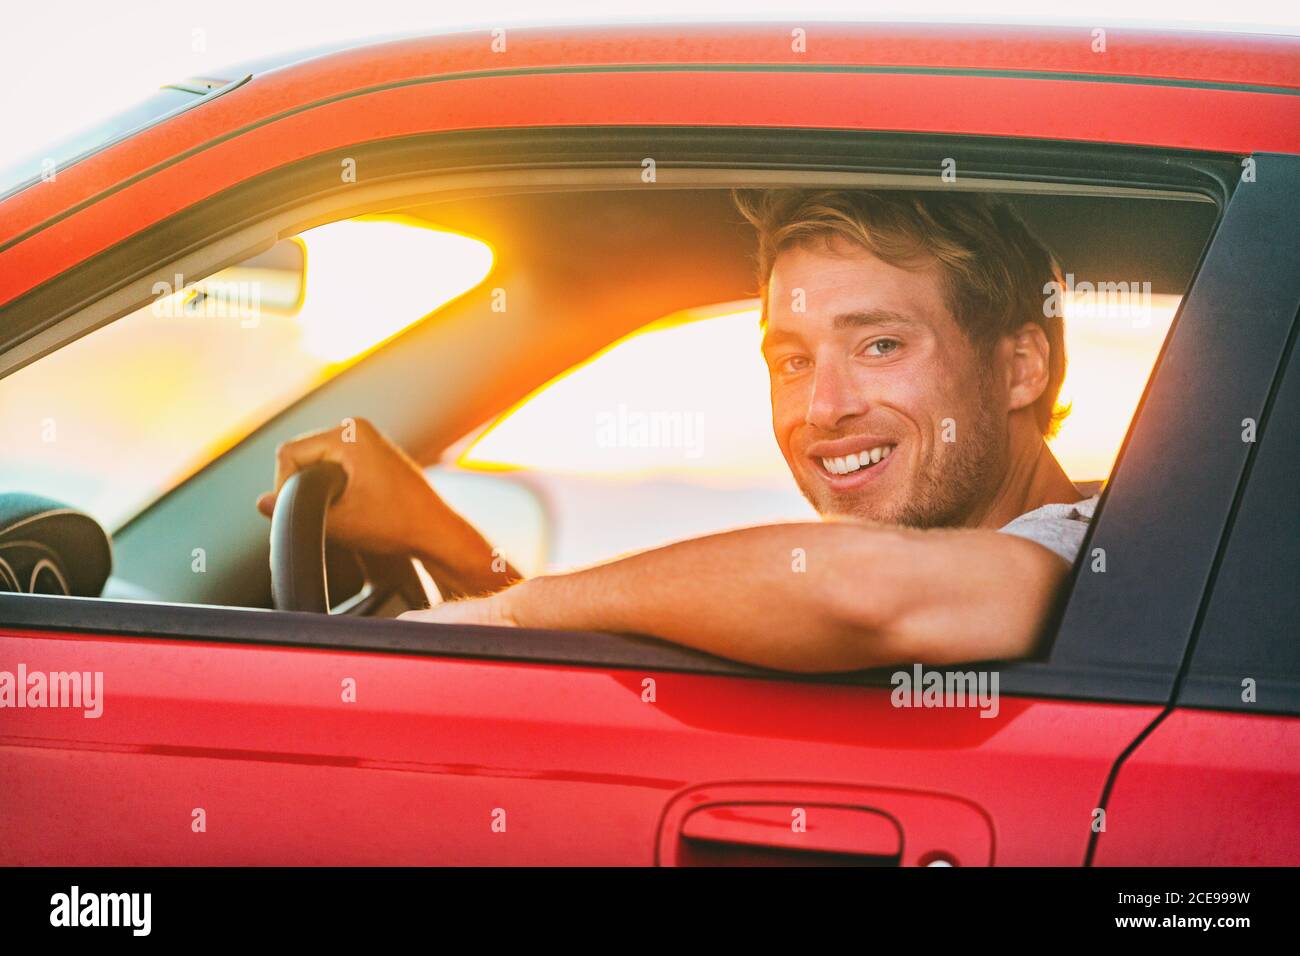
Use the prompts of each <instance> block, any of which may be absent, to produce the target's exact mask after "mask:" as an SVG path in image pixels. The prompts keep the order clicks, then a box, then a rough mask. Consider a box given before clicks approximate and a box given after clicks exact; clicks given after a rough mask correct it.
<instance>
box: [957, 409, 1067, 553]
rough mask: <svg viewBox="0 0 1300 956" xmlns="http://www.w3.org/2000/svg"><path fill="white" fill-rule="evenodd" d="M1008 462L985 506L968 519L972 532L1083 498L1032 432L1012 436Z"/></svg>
mask: <svg viewBox="0 0 1300 956" xmlns="http://www.w3.org/2000/svg"><path fill="white" fill-rule="evenodd" d="M1012 448H1013V449H1015V450H1014V451H1013V452H1012V455H1011V461H1010V463H1009V465H1008V467H1007V469H1006V471H1005V472H1004V473H1003V476H1002V481H1001V483H1000V484H999V485H998V487H997V490H996V491H995V493H994V495H993V497H992V498H991V499H990V500H989V501H988V504H987V505H986V506H985V507H984V508H982V509H979V510H977V511H975V512H973V513H972V514H971V516H970V519H969V520H968V521H967V526H968V527H972V528H993V529H997V528H1001V527H1002V526H1003V525H1005V524H1006V523H1007V522H1009V521H1012V520H1013V519H1015V518H1018V517H1020V515H1022V514H1024V513H1025V512H1027V511H1033V510H1034V509H1035V508H1041V507H1042V506H1043V505H1050V504H1074V503H1075V502H1076V501H1081V500H1082V499H1083V496H1082V495H1080V494H1079V490H1078V489H1077V488H1075V487H1074V483H1073V482H1072V481H1070V479H1069V476H1067V475H1066V473H1065V470H1064V469H1063V468H1062V467H1061V464H1060V462H1058V461H1057V460H1056V456H1055V455H1053V454H1052V450H1051V449H1050V448H1048V447H1047V443H1046V442H1045V441H1043V438H1042V436H1041V435H1040V434H1039V433H1038V432H1037V430H1036V429H1035V430H1034V431H1033V432H1032V434H1029V435H1025V436H1024V437H1023V438H1018V437H1016V436H1013V440H1012Z"/></svg>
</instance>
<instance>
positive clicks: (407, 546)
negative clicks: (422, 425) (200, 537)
mask: <svg viewBox="0 0 1300 956" xmlns="http://www.w3.org/2000/svg"><path fill="white" fill-rule="evenodd" d="M324 461H328V462H334V463H336V464H338V465H339V466H341V467H342V468H343V471H344V473H345V475H346V476H347V484H346V486H345V487H344V490H343V493H342V494H341V495H339V497H338V498H337V499H336V500H335V501H334V503H333V505H331V507H330V509H329V512H328V515H327V524H328V533H329V537H330V539H331V540H332V541H335V542H337V543H339V544H343V545H347V546H349V547H351V548H353V549H355V550H357V551H361V552H368V553H370V554H377V555H412V556H414V557H416V558H418V559H419V560H420V561H422V562H423V563H424V565H425V567H426V568H427V569H428V571H429V573H430V574H431V575H432V576H433V579H434V581H435V582H437V584H438V589H439V590H440V591H441V592H442V594H443V596H444V597H447V598H453V597H462V596H466V595H471V596H472V595H479V594H486V593H490V592H492V591H496V590H499V589H500V588H503V587H505V586H507V585H509V584H512V583H513V582H515V581H517V580H519V577H520V575H519V574H518V572H517V571H515V569H514V568H512V567H510V566H509V564H508V563H506V562H504V561H502V559H501V557H500V555H499V554H497V553H495V552H493V550H492V546H491V545H490V544H488V542H487V541H486V540H484V538H483V536H482V535H480V534H479V533H478V531H476V530H475V529H474V528H473V526H471V525H470V524H469V523H468V522H466V521H465V520H464V519H463V518H462V517H461V516H460V515H458V514H457V513H456V512H455V511H453V510H452V509H451V508H450V507H449V506H448V505H447V503H446V502H444V501H443V500H442V499H441V498H440V497H439V496H438V493H437V492H436V491H434V490H433V488H432V486H430V484H429V482H428V481H427V480H426V479H425V477H424V475H423V473H422V472H421V471H420V467H419V466H418V465H417V464H416V463H415V462H414V461H412V460H411V459H410V457H409V456H407V455H406V453H405V452H403V451H402V450H401V449H400V448H398V447H397V446H396V445H395V444H393V443H392V442H391V441H389V440H388V439H387V438H386V437H385V436H384V435H383V434H382V433H381V432H380V431H379V429H377V428H375V426H374V425H372V424H371V423H370V422H369V421H367V420H366V419H364V418H356V419H345V420H344V422H343V424H342V425H340V426H338V427H336V428H329V429H325V430H322V431H318V432H311V433H309V434H306V435H302V436H300V437H298V438H295V439H293V440H292V441H288V442H285V443H284V444H282V445H280V447H279V448H278V449H277V450H276V458H275V490H274V491H271V492H267V493H265V494H263V495H261V496H260V497H259V498H258V500H257V509H258V510H259V511H260V512H261V513H262V514H264V515H266V516H267V517H271V516H272V514H273V513H274V511H275V504H276V498H277V496H278V495H279V493H280V490H281V489H282V488H283V487H284V483H285V481H287V480H288V479H289V477H290V476H291V475H293V474H294V473H296V472H298V471H300V470H302V469H304V468H306V467H308V466H310V465H313V464H316V463H318V462H324Z"/></svg>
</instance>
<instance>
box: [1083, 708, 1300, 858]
mask: <svg viewBox="0 0 1300 956" xmlns="http://www.w3.org/2000/svg"><path fill="white" fill-rule="evenodd" d="M1106 813H1107V834H1108V838H1107V839H1104V840H1101V841H1099V842H1098V846H1097V855H1096V857H1095V859H1094V862H1095V863H1096V864H1097V865H1100V866H1295V864H1296V847H1297V844H1298V843H1300V720H1297V719H1296V718H1295V717H1284V716H1279V715H1261V716H1255V715H1253V714H1229V713H1220V712H1218V711H1208V710H1193V709H1191V708H1179V709H1177V710H1175V711H1173V712H1171V713H1170V714H1169V715H1168V716H1167V717H1166V718H1165V719H1164V720H1162V721H1161V722H1160V724H1159V726H1158V727H1156V729H1155V730H1154V731H1153V732H1152V733H1151V734H1150V735H1149V736H1148V737H1147V738H1146V739H1145V740H1143V741H1142V743H1141V744H1140V745H1139V746H1138V748H1137V750H1135V751H1134V752H1133V753H1132V754H1131V755H1130V756H1129V758H1128V759H1127V760H1125V761H1124V765H1123V767H1122V768H1121V769H1120V772H1119V776H1118V778H1117V779H1116V783H1115V787H1114V789H1113V790H1112V792H1111V795H1110V800H1109V801H1108V802H1107V811H1106Z"/></svg>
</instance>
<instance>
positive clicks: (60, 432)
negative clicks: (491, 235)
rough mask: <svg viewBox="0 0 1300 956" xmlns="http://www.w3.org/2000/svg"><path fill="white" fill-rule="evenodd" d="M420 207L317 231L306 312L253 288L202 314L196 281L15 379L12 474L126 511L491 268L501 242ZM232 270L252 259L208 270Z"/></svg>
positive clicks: (8, 387) (1, 437)
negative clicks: (415, 214) (412, 214)
mask: <svg viewBox="0 0 1300 956" xmlns="http://www.w3.org/2000/svg"><path fill="white" fill-rule="evenodd" d="M414 223H415V221H414V220H411V221H406V220H395V221H391V220H378V219H370V220H365V219H363V220H351V221H343V222H336V223H330V224H327V225H323V226H318V227H317V228H315V229H311V230H308V231H307V232H304V233H303V234H302V236H301V240H302V242H303V244H304V245H305V246H306V262H307V268H306V292H305V296H304V298H303V302H302V306H301V309H300V310H299V311H297V313H296V314H280V313H278V312H275V311H272V310H271V309H265V310H262V311H261V313H260V315H253V314H251V313H250V311H249V310H248V308H247V306H248V304H249V299H250V298H251V297H249V296H244V298H243V300H242V301H237V300H235V299H234V298H232V300H231V304H233V305H237V306H240V307H239V308H232V309H227V310H222V311H217V312H215V314H214V313H209V314H188V313H187V312H186V311H185V309H184V308H183V302H184V301H185V300H187V299H189V298H191V295H190V293H188V292H186V291H182V292H179V293H174V294H173V295H171V296H164V297H161V298H160V299H159V300H157V301H156V302H155V303H151V304H150V305H148V306H145V307H144V308H142V309H140V310H138V311H137V312H135V313H133V314H131V315H129V316H126V317H125V318H122V319H120V320H118V321H117V322H114V323H112V324H111V325H108V326H105V327H104V328H102V329H100V330H98V331H96V332H94V333H92V334H90V335H88V336H86V337H84V338H82V339H80V340H78V341H77V342H74V343H72V344H71V345H68V346H66V347H64V348H62V349H60V350H59V351H57V352H55V353H53V354H51V355H48V356H46V357H45V358H43V359H41V360H40V361H39V362H37V363H34V364H32V365H29V366H28V367H27V368H25V369H22V370H20V371H18V372H16V373H14V374H13V375H11V376H9V377H8V378H6V379H4V380H3V381H0V447H3V448H4V450H5V453H4V457H3V460H2V461H0V487H4V488H6V489H10V490H21V491H32V492H39V493H41V494H45V495H49V496H50V497H53V498H56V499H58V500H61V501H66V502H68V503H70V504H75V505H76V506H77V507H78V508H81V509H84V510H86V511H88V512H90V513H91V514H92V515H94V516H95V517H96V518H98V519H99V520H100V521H101V522H102V523H103V524H105V525H106V526H107V527H110V528H114V527H117V526H118V525H120V524H121V523H122V522H123V521H124V520H125V519H126V518H128V517H130V515H131V514H133V513H134V512H135V511H136V510H138V509H139V508H140V507H142V506H144V505H146V504H148V503H149V502H150V501H152V500H153V499H154V498H156V497H157V496H158V495H159V494H161V493H162V492H163V491H165V490H167V489H168V488H170V487H172V486H173V485H174V484H176V483H177V482H179V481H181V480H183V479H184V478H185V477H186V476H188V475H189V474H191V473H193V472H194V471H195V470H197V469H198V468H200V467H202V466H203V465H204V464H206V463H207V462H209V461H210V460H212V458H214V457H215V456H216V455H218V454H220V453H221V452H222V451H224V450H225V449H227V448H229V447H230V446H231V445H233V444H234V443H236V442H238V441H240V440H241V439H243V438H244V437H245V436H246V435H248V434H249V433H250V432H252V431H253V430H254V429H256V428H257V427H259V426H260V425H261V424H262V423H263V422H265V421H266V420H267V419H269V418H270V417H271V416H272V415H274V414H275V413H277V412H279V411H280V410H281V409H283V408H284V407H286V406H287V405H288V404H290V403H291V402H293V401H294V400H296V399H298V398H299V397H301V396H302V395H304V394H306V393H307V392H309V391H311V390H312V389H314V388H316V387H317V386H319V385H320V384H321V383H323V382H324V381H326V380H328V379H329V378H332V377H333V376H334V375H337V374H338V373H339V372H341V371H342V370H343V369H345V368H347V367H348V366H349V365H352V364H353V363H355V362H356V361H358V360H359V359H361V358H362V357H363V356H364V355H366V354H367V353H368V352H370V351H371V350H373V349H375V348H376V347H378V346H379V345H381V344H382V343H383V342H385V341H387V340H388V339H391V338H392V337H393V336H394V335H397V334H398V333H399V332H401V331H403V330H404V329H406V328H407V327H409V326H411V325H412V324H414V323H415V322H417V321H419V320H420V319H421V318H422V317H424V316H426V315H427V314H429V313H430V312H431V311H433V310H435V309H437V308H439V307H440V306H441V305H443V304H445V303H446V302H448V301H450V300H451V299H453V298H455V297H456V296H458V295H460V294H462V293H464V292H465V291H467V290H468V289H471V288H473V287H474V286H476V285H478V283H480V282H481V281H482V280H483V279H484V277H485V276H486V275H487V274H488V272H489V271H490V270H491V268H492V261H493V253H492V250H491V248H490V247H489V246H488V245H487V244H486V243H483V242H480V241H478V240H477V239H472V238H469V237H467V236H461V235H457V234H455V233H450V232H442V231H437V230H433V229H429V228H427V227H424V226H419V225H416V224H414ZM431 263H436V264H437V265H438V267H437V268H431ZM226 274H230V275H237V274H238V273H237V270H227V272H226V273H218V274H217V275H216V276H212V277H209V280H208V284H211V283H215V282H219V281H220V280H221V279H222V276H223V275H226ZM124 449H129V452H128V453H126V454H124V453H123V450H124Z"/></svg>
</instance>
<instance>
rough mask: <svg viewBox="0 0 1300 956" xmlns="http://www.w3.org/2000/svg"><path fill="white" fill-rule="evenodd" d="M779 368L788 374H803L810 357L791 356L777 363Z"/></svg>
mask: <svg viewBox="0 0 1300 956" xmlns="http://www.w3.org/2000/svg"><path fill="white" fill-rule="evenodd" d="M776 366H777V368H778V369H779V370H780V371H782V372H786V373H791V372H802V371H803V370H804V369H806V368H807V367H808V356H806V355H789V356H787V357H785V358H783V359H780V360H779V361H778V362H777V363H776Z"/></svg>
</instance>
